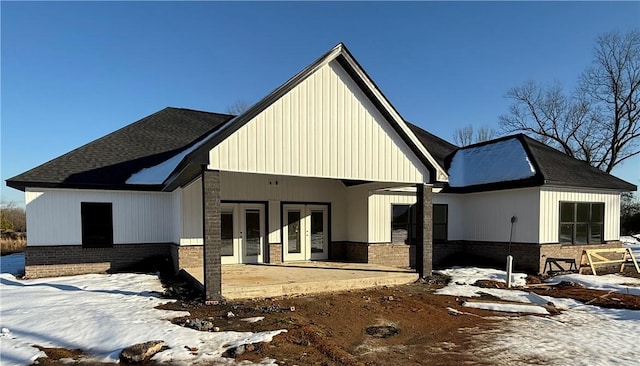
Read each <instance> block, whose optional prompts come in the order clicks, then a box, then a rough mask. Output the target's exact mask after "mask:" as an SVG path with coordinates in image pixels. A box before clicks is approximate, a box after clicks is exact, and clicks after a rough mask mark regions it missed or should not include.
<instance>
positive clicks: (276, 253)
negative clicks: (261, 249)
mask: <svg viewBox="0 0 640 366" xmlns="http://www.w3.org/2000/svg"><path fill="white" fill-rule="evenodd" d="M269 263H273V264H280V263H282V244H280V243H269Z"/></svg>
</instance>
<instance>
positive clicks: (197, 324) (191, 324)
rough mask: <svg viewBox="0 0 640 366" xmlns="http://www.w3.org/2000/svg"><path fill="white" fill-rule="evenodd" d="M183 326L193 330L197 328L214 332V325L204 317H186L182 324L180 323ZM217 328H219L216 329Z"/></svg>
mask: <svg viewBox="0 0 640 366" xmlns="http://www.w3.org/2000/svg"><path fill="white" fill-rule="evenodd" d="M181 325H182V326H184V327H187V328H191V329H195V330H199V331H202V332H211V331H214V332H216V331H217V330H216V328H217V327H216V326H215V325H214V324H213V323H212V322H210V321H208V320H204V319H198V318H195V319H187V320H186V321H185V322H184V323H183V324H181ZM218 330H219V329H218Z"/></svg>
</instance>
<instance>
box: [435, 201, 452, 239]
mask: <svg viewBox="0 0 640 366" xmlns="http://www.w3.org/2000/svg"><path fill="white" fill-rule="evenodd" d="M448 216H449V206H448V205H433V242H434V243H438V242H445V241H447V231H448V228H447V223H448Z"/></svg>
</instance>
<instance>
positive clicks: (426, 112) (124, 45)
mask: <svg viewBox="0 0 640 366" xmlns="http://www.w3.org/2000/svg"><path fill="white" fill-rule="evenodd" d="M0 11H1V32H2V34H1V52H2V53H1V81H0V82H1V107H2V109H1V118H2V126H1V127H2V129H1V143H2V146H1V162H0V163H1V177H2V181H3V182H2V188H1V189H2V191H1V192H0V193H1V196H2V201H3V202H7V201H16V202H18V203H22V202H23V201H24V198H23V194H22V193H21V192H19V191H16V190H14V189H11V188H7V187H6V186H5V183H4V180H5V179H7V178H10V177H12V176H14V175H16V174H19V173H21V172H23V171H26V170H28V169H31V168H33V167H35V166H37V165H39V164H41V163H44V162H46V161H48V160H50V159H52V158H55V157H57V156H59V155H61V154H63V153H66V152H68V151H70V150H72V149H74V148H76V147H78V146H81V145H83V144H85V143H87V142H89V141H91V140H94V139H96V138H99V137H101V136H103V135H105V134H107V133H109V132H112V131H114V130H116V129H118V128H120V127H123V126H124V125H127V124H129V123H131V122H134V121H136V120H138V119H140V118H142V117H144V116H146V115H149V114H152V113H154V112H156V111H158V110H160V109H162V108H164V107H166V106H174V107H184V108H193V109H199V110H206V111H214V112H225V111H226V110H227V108H228V107H229V106H230V105H232V104H233V103H234V102H236V101H238V100H244V101H246V102H249V103H253V102H256V101H258V100H259V99H260V98H262V97H263V96H265V95H266V94H267V93H269V92H270V91H271V90H273V89H274V88H276V87H277V86H278V85H280V84H281V83H283V82H284V81H286V80H287V79H288V78H290V77H291V76H293V75H294V74H295V73H297V72H298V71H299V70H300V69H302V68H303V67H305V66H306V65H307V64H309V63H311V62H312V61H314V60H315V59H316V58H318V57H319V56H321V55H322V54H324V53H325V52H326V51H328V50H329V49H331V48H332V47H333V46H335V45H336V44H337V43H339V42H344V43H345V44H346V45H347V47H348V48H349V49H350V50H351V52H352V53H353V54H354V56H355V57H356V59H357V60H358V61H359V62H360V64H361V65H362V66H363V67H364V68H365V70H366V71H367V72H368V74H369V75H370V76H371V77H372V78H373V80H374V81H375V82H376V83H377V85H378V86H379V87H380V89H382V91H383V93H385V95H386V96H387V98H389V100H390V101H391V103H392V104H393V105H394V106H395V107H396V109H397V110H398V111H399V112H400V114H401V115H402V116H403V117H404V118H405V119H407V120H409V121H412V122H414V123H416V124H418V125H420V126H422V127H423V128H425V129H427V130H429V131H431V132H432V133H435V134H437V135H439V136H441V137H443V138H445V139H447V140H450V141H451V140H452V137H453V132H454V130H455V129H457V128H460V127H462V126H465V125H468V124H473V125H477V126H479V125H489V126H492V127H494V128H497V127H498V122H497V121H498V116H499V115H501V114H504V113H506V112H507V109H508V106H509V104H510V102H509V100H508V99H506V98H505V97H504V95H505V93H506V92H507V90H508V89H509V88H511V87H514V86H517V85H520V84H522V83H523V82H525V81H527V80H537V81H542V82H554V81H559V82H560V83H562V84H564V85H565V86H566V87H567V88H569V89H571V88H572V87H573V86H574V83H575V81H576V80H577V77H578V75H579V74H580V72H581V71H582V70H583V69H584V68H585V67H586V66H588V65H589V63H590V62H591V51H592V49H593V44H594V40H595V38H596V37H597V36H598V35H599V34H601V33H604V32H608V31H611V30H620V31H623V32H624V31H627V30H629V29H632V28H634V27H638V26H639V19H640V2H607V3H591V2H588V3H576V2H561V3H551V2H527V3H507V2H490V3H479V2H473V3H469V2H459V3H457V2H453V3H452V2H406V3H385V2H352V3H342V2H323V3H308V2H302V3H295V2H280V3H264V2H262V3H225V2H190V3H183V2H138V3H132V2H37V3H36V2H6V1H2V2H1V3H0ZM614 174H615V175H617V176H619V177H621V178H623V179H625V180H627V181H629V182H631V183H634V184H636V185H638V184H640V158H636V159H633V160H631V161H627V162H626V163H625V164H624V165H623V166H622V167H621V168H619V169H616V170H615V171H614Z"/></svg>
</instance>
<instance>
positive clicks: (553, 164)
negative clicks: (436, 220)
mask: <svg viewBox="0 0 640 366" xmlns="http://www.w3.org/2000/svg"><path fill="white" fill-rule="evenodd" d="M509 139H517V140H518V141H519V142H520V144H522V146H523V148H524V149H525V151H526V153H527V155H528V157H529V160H530V162H531V164H532V165H533V167H534V168H535V170H536V173H535V175H533V176H531V177H528V178H523V179H519V180H512V181H501V182H493V183H485V184H478V185H473V186H465V187H457V188H454V187H447V191H449V192H457V193H467V192H482V191H491V190H501V189H513V188H521V187H535V186H542V185H555V186H563V187H580V188H594V189H610V190H617V191H635V190H636V189H637V187H636V186H635V185H633V184H631V183H628V182H626V181H624V180H622V179H619V178H617V177H614V176H613V175H611V174H608V173H605V172H603V171H602V170H600V169H597V168H594V167H592V166H591V165H589V164H588V163H586V162H584V161H582V160H578V159H575V158H572V157H570V156H568V155H567V154H565V153H563V152H561V151H558V150H556V149H554V148H552V147H550V146H548V145H545V144H543V143H541V142H539V141H536V140H534V139H532V138H531V137H529V136H527V135H524V134H517V135H510V136H504V137H501V138H497V139H494V140H491V141H485V142H481V143H478V144H473V145H469V146H465V147H462V148H460V149H458V150H456V151H454V152H453V153H451V154H449V155H448V156H447V157H446V159H445V165H444V166H445V168H446V169H447V171H449V168H450V166H451V161H452V159H453V157H454V155H455V154H456V152H457V151H462V150H467V149H472V148H476V147H479V146H486V145H492V144H495V143H497V142H502V141H505V140H509Z"/></svg>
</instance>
